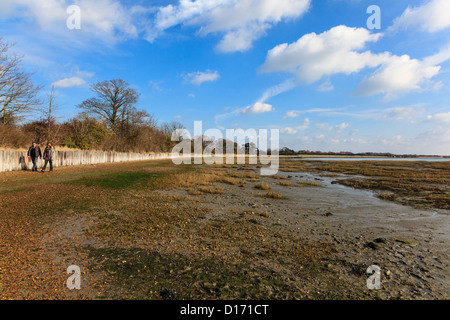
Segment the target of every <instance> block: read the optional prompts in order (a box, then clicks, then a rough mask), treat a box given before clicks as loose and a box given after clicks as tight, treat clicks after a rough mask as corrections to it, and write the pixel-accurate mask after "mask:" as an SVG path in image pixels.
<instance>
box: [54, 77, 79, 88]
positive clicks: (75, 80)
mask: <svg viewBox="0 0 450 320" xmlns="http://www.w3.org/2000/svg"><path fill="white" fill-rule="evenodd" d="M85 84H86V81H85V80H84V79H82V78H80V77H71V78H65V79H62V80H58V81H55V82H53V84H52V85H53V86H54V87H55V88H72V87H79V86H83V85H85Z"/></svg>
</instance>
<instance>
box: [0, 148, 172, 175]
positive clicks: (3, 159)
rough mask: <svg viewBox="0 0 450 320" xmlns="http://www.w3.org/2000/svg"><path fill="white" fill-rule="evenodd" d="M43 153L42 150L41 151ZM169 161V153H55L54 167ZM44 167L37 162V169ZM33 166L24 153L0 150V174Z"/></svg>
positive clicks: (40, 161)
mask: <svg viewBox="0 0 450 320" xmlns="http://www.w3.org/2000/svg"><path fill="white" fill-rule="evenodd" d="M42 151H43V150H42ZM156 159H170V153H158V154H142V153H120V152H96V151H55V156H54V158H53V166H54V167H65V166H79V165H89V164H99V163H113V162H125V161H142V160H156ZM43 165H44V161H43V160H38V168H42V166H43ZM32 166H33V164H32V163H31V160H30V159H28V157H27V152H26V151H9V150H0V172H7V171H18V170H28V169H31V168H32Z"/></svg>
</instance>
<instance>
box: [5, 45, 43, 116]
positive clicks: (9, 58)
mask: <svg viewBox="0 0 450 320" xmlns="http://www.w3.org/2000/svg"><path fill="white" fill-rule="evenodd" d="M12 47H14V44H11V43H9V42H6V41H3V40H2V39H1V38H0V116H1V120H0V123H2V124H3V125H5V124H9V123H12V122H14V121H15V120H17V119H19V118H20V117H22V116H23V115H25V114H26V113H27V112H29V111H30V110H31V109H33V108H36V107H38V106H39V105H40V104H41V101H40V100H39V98H38V93H39V91H40V89H41V87H39V86H36V85H35V84H34V83H33V82H32V81H31V76H32V73H28V72H26V71H24V70H23V68H22V62H23V56H20V55H18V54H17V53H15V52H11V48H12Z"/></svg>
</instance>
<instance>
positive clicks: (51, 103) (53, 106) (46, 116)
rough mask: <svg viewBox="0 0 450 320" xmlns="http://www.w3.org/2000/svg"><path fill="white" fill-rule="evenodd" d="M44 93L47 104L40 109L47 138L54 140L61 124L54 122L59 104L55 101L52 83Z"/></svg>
mask: <svg viewBox="0 0 450 320" xmlns="http://www.w3.org/2000/svg"><path fill="white" fill-rule="evenodd" d="M46 95H47V101H46V102H47V105H46V106H45V107H44V108H43V110H42V111H43V112H42V120H43V121H44V122H45V123H46V124H47V134H46V135H47V140H48V141H53V142H55V137H56V136H57V135H58V133H59V131H60V129H61V126H60V125H58V124H57V123H56V120H57V118H56V117H55V112H56V111H57V110H58V107H59V105H58V103H57V101H56V91H55V86H54V85H52V87H51V89H50V91H48V92H46Z"/></svg>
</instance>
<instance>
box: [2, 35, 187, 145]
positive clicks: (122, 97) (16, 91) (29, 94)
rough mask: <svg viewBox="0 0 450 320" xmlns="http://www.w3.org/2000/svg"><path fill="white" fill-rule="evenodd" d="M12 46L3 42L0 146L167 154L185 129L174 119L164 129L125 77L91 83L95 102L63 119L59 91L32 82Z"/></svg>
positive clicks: (91, 101)
mask: <svg viewBox="0 0 450 320" xmlns="http://www.w3.org/2000/svg"><path fill="white" fill-rule="evenodd" d="M13 46H14V44H11V43H8V42H5V41H3V40H2V39H1V38H0V147H5V148H8V147H9V148H26V147H28V146H29V145H30V144H31V142H32V141H35V142H37V143H46V142H51V143H53V145H59V146H66V147H68V148H77V149H82V150H92V149H94V150H104V151H119V152H167V151H170V149H171V147H172V146H173V144H174V143H173V142H172V141H171V134H172V132H173V131H174V130H175V129H181V128H184V127H183V125H182V124H181V123H179V122H175V121H174V122H170V123H162V124H161V125H159V124H158V121H157V119H156V118H155V116H153V115H151V114H149V113H148V112H147V111H145V110H139V109H137V107H136V105H137V104H138V101H139V97H140V94H139V93H138V92H137V91H136V90H135V89H133V88H131V87H130V85H129V84H128V83H127V82H126V81H124V80H122V79H113V80H107V81H101V82H97V83H94V84H92V85H91V86H90V89H91V92H92V98H89V99H87V100H85V101H82V102H81V103H80V104H79V105H78V106H77V108H79V109H80V113H79V114H78V115H76V116H75V117H74V118H72V119H68V120H65V121H59V120H58V118H57V117H56V114H57V113H58V102H57V96H56V94H55V90H54V88H53V87H52V88H51V90H49V91H48V92H45V93H44V92H43V87H42V86H37V85H35V84H34V83H33V82H32V80H31V76H32V73H28V72H26V71H24V69H23V67H22V61H23V56H19V55H18V54H16V53H15V52H12V51H11V49H12V48H13ZM43 93H44V94H43ZM43 95H45V98H41V96H43ZM32 118H34V119H36V120H28V121H25V119H32Z"/></svg>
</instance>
